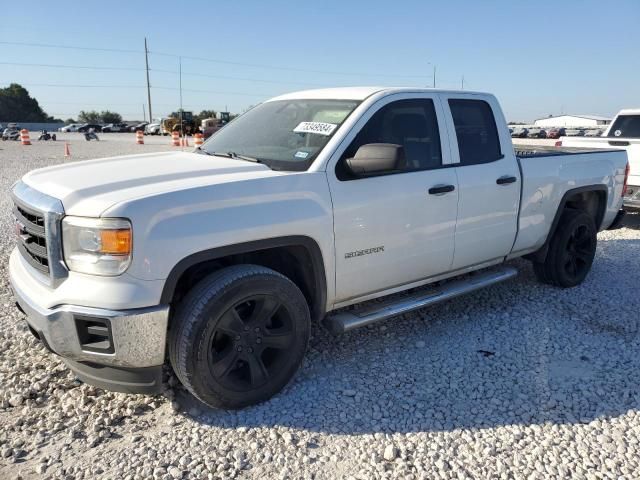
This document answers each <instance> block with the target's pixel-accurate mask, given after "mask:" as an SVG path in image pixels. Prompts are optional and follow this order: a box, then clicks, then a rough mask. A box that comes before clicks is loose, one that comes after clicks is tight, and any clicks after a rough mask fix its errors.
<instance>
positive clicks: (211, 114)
mask: <svg viewBox="0 0 640 480" xmlns="http://www.w3.org/2000/svg"><path fill="white" fill-rule="evenodd" d="M205 118H218V112H216V111H215V110H202V111H201V112H200V113H199V114H197V115H196V116H195V117H194V120H195V121H196V122H198V123H200V122H201V121H202V120H204V119H205Z"/></svg>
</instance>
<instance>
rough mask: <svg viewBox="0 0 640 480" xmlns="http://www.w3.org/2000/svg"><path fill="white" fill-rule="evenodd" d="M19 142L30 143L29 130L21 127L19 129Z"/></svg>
mask: <svg viewBox="0 0 640 480" xmlns="http://www.w3.org/2000/svg"><path fill="white" fill-rule="evenodd" d="M20 143H22V145H31V140H30V139H29V130H27V129H26V128H23V129H22V130H20Z"/></svg>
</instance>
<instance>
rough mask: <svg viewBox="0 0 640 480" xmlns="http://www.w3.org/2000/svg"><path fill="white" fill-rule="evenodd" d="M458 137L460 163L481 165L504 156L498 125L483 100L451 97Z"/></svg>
mask: <svg viewBox="0 0 640 480" xmlns="http://www.w3.org/2000/svg"><path fill="white" fill-rule="evenodd" d="M449 109H450V110H451V116H452V118H453V125H454V127H455V130H456V137H457V139H458V151H459V152H460V165H478V164H482V163H490V162H494V161H496V160H500V159H501V158H503V155H502V151H501V149H500V138H499V136H498V127H497V126H496V120H495V117H494V114H493V110H492V109H491V106H490V105H489V104H488V103H487V102H486V101H484V100H468V99H449Z"/></svg>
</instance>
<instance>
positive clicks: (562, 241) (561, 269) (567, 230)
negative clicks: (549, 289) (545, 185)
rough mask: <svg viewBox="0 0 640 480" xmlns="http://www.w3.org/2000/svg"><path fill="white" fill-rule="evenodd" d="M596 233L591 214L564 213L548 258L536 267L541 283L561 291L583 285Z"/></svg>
mask: <svg viewBox="0 0 640 480" xmlns="http://www.w3.org/2000/svg"><path fill="white" fill-rule="evenodd" d="M597 233H598V232H597V230H596V225H595V223H594V221H593V218H592V217H591V215H589V214H588V213H586V212H584V211H582V210H574V209H568V210H565V211H564V212H563V213H562V216H561V217H560V222H559V224H558V228H557V229H556V231H555V233H554V234H553V237H552V238H551V241H550V243H549V250H548V252H547V258H546V259H545V261H544V262H534V264H533V271H534V273H535V275H536V277H537V279H538V281H540V282H541V283H546V284H549V285H554V286H557V287H562V288H571V287H575V286H576V285H580V284H581V283H582V282H583V281H584V279H585V278H586V277H587V275H588V273H589V271H590V270H591V265H592V264H593V259H594V257H595V254H596V245H597Z"/></svg>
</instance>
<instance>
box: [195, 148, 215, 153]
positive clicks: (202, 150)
mask: <svg viewBox="0 0 640 480" xmlns="http://www.w3.org/2000/svg"><path fill="white" fill-rule="evenodd" d="M196 152H197V153H201V154H202V155H213V153H210V152H207V151H206V150H204V149H203V148H202V147H196Z"/></svg>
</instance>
